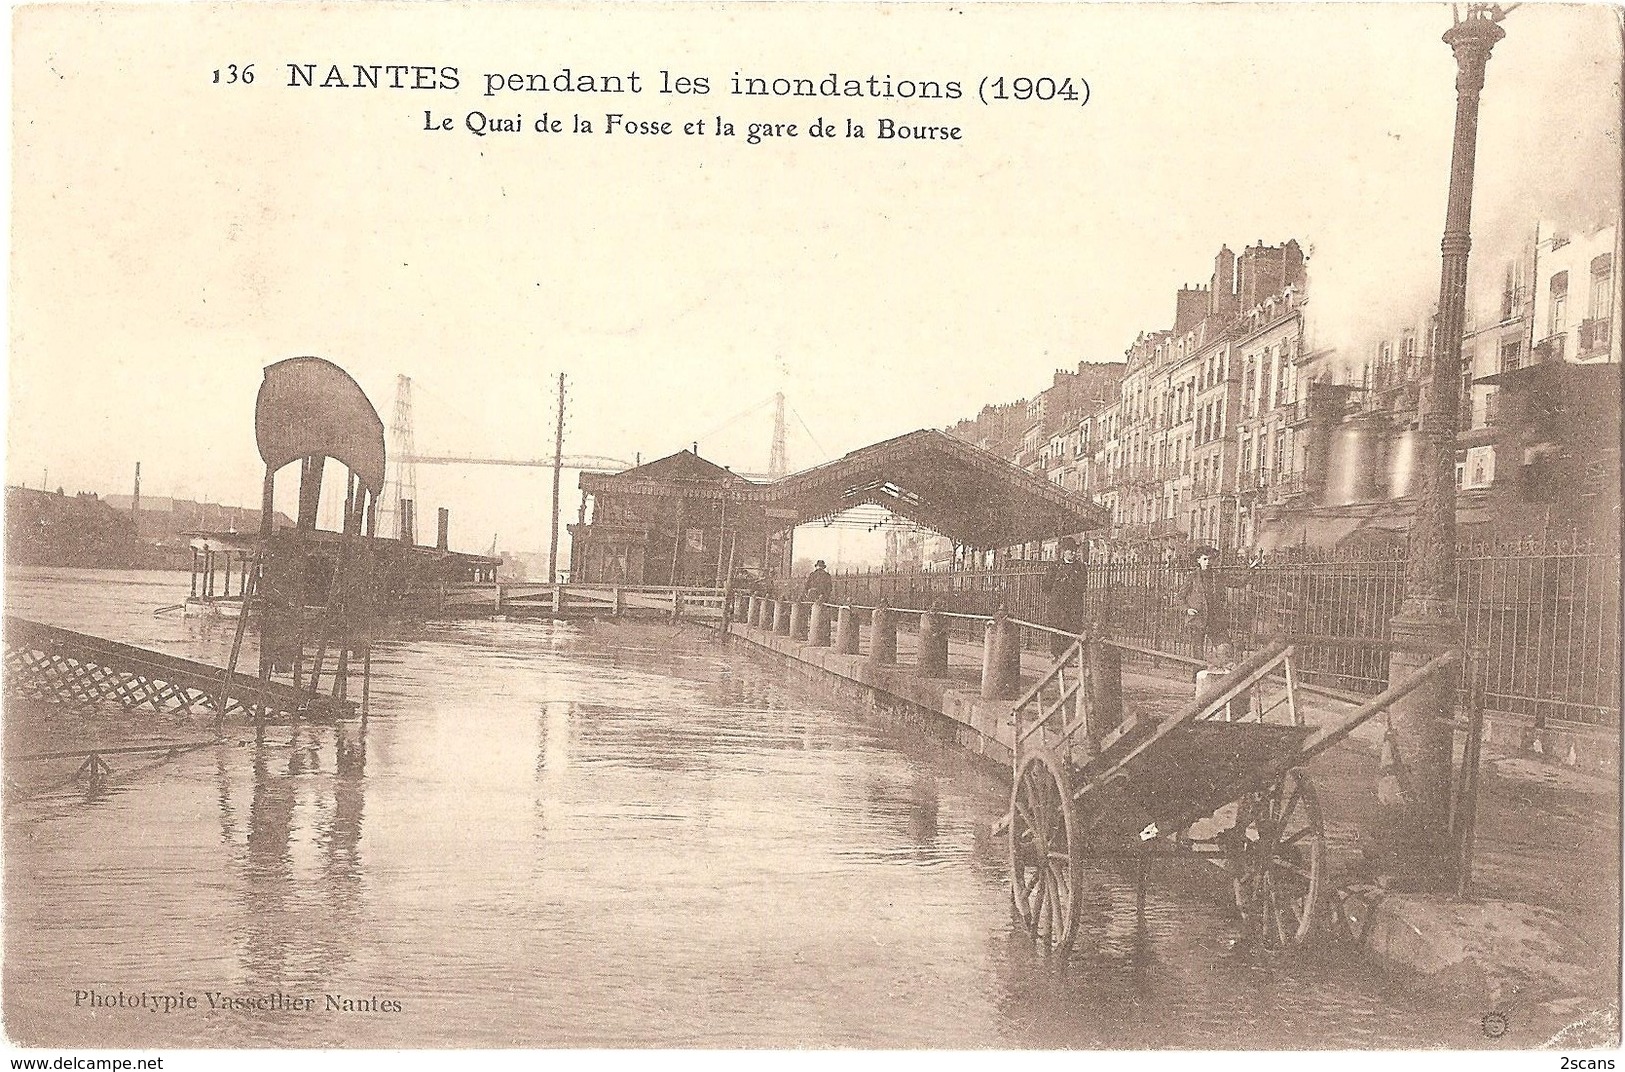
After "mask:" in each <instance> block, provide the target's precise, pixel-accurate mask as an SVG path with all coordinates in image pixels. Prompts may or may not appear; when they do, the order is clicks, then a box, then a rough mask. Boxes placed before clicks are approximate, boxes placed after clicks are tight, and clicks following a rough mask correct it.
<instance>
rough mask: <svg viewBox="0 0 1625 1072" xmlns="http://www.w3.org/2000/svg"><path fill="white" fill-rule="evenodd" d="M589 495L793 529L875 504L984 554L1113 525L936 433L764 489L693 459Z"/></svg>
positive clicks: (604, 484)
mask: <svg viewBox="0 0 1625 1072" xmlns="http://www.w3.org/2000/svg"><path fill="white" fill-rule="evenodd" d="M701 467H703V470H702V469H701ZM581 487H582V488H583V490H586V491H591V492H598V491H620V492H631V493H634V494H638V493H641V494H667V495H672V494H676V495H684V496H689V495H700V496H702V497H713V496H717V497H726V498H728V499H730V500H733V501H738V502H750V503H757V504H760V505H761V506H763V507H764V508H765V509H766V511H767V515H768V517H769V518H770V519H774V520H777V521H780V522H782V524H783V527H785V528H789V527H791V526H793V525H799V524H804V523H806V522H810V521H821V520H826V519H828V518H831V517H834V516H835V515H836V514H839V513H842V512H844V511H846V510H850V509H852V508H854V507H858V506H866V505H871V504H873V505H878V506H882V507H884V508H885V509H887V510H889V511H891V512H892V513H894V514H897V515H898V516H900V517H906V518H908V519H909V520H911V521H914V522H915V523H917V524H919V525H922V526H924V527H925V528H928V529H931V530H932V531H934V532H938V533H941V534H942V535H944V536H947V537H949V538H950V539H952V540H955V541H957V542H959V543H962V544H966V545H969V546H971V547H985V548H991V547H1010V546H1013V545H1015V544H1020V543H1027V542H1030V541H1034V540H1044V539H1051V538H1054V537H1057V536H1065V535H1070V534H1074V533H1081V532H1088V531H1091V530H1094V529H1098V528H1103V527H1104V526H1106V525H1107V524H1109V520H1108V518H1107V516H1106V512H1105V510H1103V509H1102V508H1101V507H1099V506H1097V505H1095V504H1094V503H1093V502H1090V501H1089V500H1088V499H1085V498H1083V497H1081V496H1078V495H1074V494H1072V493H1071V492H1068V491H1066V490H1065V489H1063V488H1061V487H1060V486H1059V485H1056V484H1053V483H1051V482H1050V481H1048V480H1045V479H1044V478H1043V477H1040V476H1036V475H1034V474H1033V473H1029V472H1027V471H1026V470H1025V469H1022V468H1020V467H1018V466H1015V465H1012V464H1011V463H1009V462H1007V461H1005V460H1004V459H1002V458H1000V457H998V456H997V455H994V454H990V453H989V452H987V451H985V450H982V449H980V448H979V447H975V446H972V445H971V444H969V443H966V442H964V441H963V440H959V439H955V438H954V437H952V436H950V435H948V434H946V433H944V432H939V431H936V430H934V429H922V430H920V431H918V432H910V433H908V434H907V435H903V436H898V437H897V438H895V439H888V440H885V441H883V442H880V443H875V444H872V445H870V446H867V447H863V448H862V449H860V450H855V451H853V452H852V453H850V454H848V455H846V456H845V457H842V458H837V459H836V460H834V461H832V462H826V463H825V464H823V465H820V466H817V467H815V468H812V469H805V470H803V471H801V472H799V473H793V474H791V475H789V476H786V477H783V478H782V479H779V480H775V481H770V482H766V483H757V482H755V481H750V480H746V479H744V478H743V477H740V476H738V475H737V474H734V473H731V472H728V471H727V470H725V469H722V468H720V467H717V466H712V465H711V463H709V462H706V461H705V460H704V459H701V458H697V457H695V456H693V455H691V454H689V452H687V451H685V452H682V453H681V454H678V455H673V456H672V457H671V458H663V459H660V460H659V461H657V462H651V463H649V464H648V465H644V466H641V467H639V468H637V469H632V470H628V471H627V472H624V473H620V474H616V475H614V476H606V475H601V474H592V475H590V476H589V475H588V474H583V475H582V479H581Z"/></svg>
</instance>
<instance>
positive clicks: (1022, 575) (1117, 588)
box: [835, 542, 1620, 729]
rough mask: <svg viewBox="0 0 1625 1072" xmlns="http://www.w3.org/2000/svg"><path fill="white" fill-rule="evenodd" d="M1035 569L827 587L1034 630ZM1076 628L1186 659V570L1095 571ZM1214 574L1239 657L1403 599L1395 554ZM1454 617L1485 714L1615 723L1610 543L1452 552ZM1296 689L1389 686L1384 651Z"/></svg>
mask: <svg viewBox="0 0 1625 1072" xmlns="http://www.w3.org/2000/svg"><path fill="white" fill-rule="evenodd" d="M1046 571H1047V567H1046V566H1045V565H1043V564H1040V563H1032V564H1022V565H1009V566H1003V567H999V568H995V569H985V570H969V571H954V572H929V571H925V572H898V571H872V572H870V571H865V572H852V573H844V574H840V575H838V576H837V577H836V578H835V598H836V600H837V601H839V602H842V603H854V604H861V605H870V606H872V605H875V604H878V603H881V602H884V603H886V604H887V605H888V606H892V607H898V608H912V609H925V608H928V607H933V606H934V607H936V608H938V609H940V610H944V611H951V612H956V613H964V614H992V613H994V612H995V611H997V610H998V609H1000V608H1001V607H1002V608H1003V609H1004V610H1005V611H1006V612H1007V613H1008V614H1010V615H1011V616H1012V617H1016V618H1021V619H1024V620H1026V621H1031V622H1042V621H1043V620H1044V618H1043V595H1044V581H1045V573H1046ZM1086 572H1087V576H1088V583H1087V595H1086V597H1085V607H1084V618H1085V620H1086V621H1087V622H1089V623H1090V625H1091V627H1092V628H1095V629H1098V630H1099V631H1100V633H1101V635H1103V636H1106V637H1109V638H1111V639H1114V640H1122V641H1126V642H1128V643H1131V644H1137V645H1143V646H1144V647H1147V648H1151V649H1155V650H1158V651H1165V652H1170V653H1175V654H1181V655H1191V656H1194V655H1196V654H1198V652H1197V651H1196V645H1197V640H1198V638H1196V637H1194V636H1193V635H1191V633H1190V631H1189V630H1188V628H1187V627H1186V626H1185V619H1186V617H1187V616H1186V614H1185V605H1184V597H1185V592H1186V587H1187V584H1188V582H1189V578H1190V567H1189V566H1188V565H1186V564H1184V563H1170V562H1163V561H1160V560H1157V561H1129V562H1096V563H1091V564H1090V565H1088V566H1087V567H1086ZM1222 573H1223V576H1224V577H1225V578H1226V579H1227V580H1229V581H1230V582H1232V583H1233V584H1234V585H1235V586H1234V587H1229V588H1226V589H1225V595H1224V603H1225V607H1226V616H1227V617H1228V620H1229V621H1228V624H1229V627H1230V632H1231V634H1232V636H1233V637H1234V638H1235V640H1236V642H1237V644H1238V647H1240V648H1241V649H1249V648H1258V647H1260V646H1262V645H1263V643H1264V642H1265V639H1266V638H1267V637H1269V636H1272V635H1274V634H1275V633H1277V632H1280V631H1288V632H1292V633H1297V634H1309V635H1314V636H1322V637H1346V638H1352V639H1362V640H1386V639H1389V638H1390V637H1389V623H1390V622H1391V621H1392V619H1393V618H1394V616H1395V615H1397V614H1398V613H1399V609H1400V604H1401V602H1402V601H1403V599H1404V595H1405V558H1404V555H1403V552H1393V551H1380V552H1378V553H1374V554H1364V555H1362V554H1358V553H1348V552H1336V553H1316V552H1310V551H1305V550H1302V549H1294V551H1293V552H1291V553H1290V554H1283V555H1275V556H1267V557H1265V558H1264V559H1263V560H1262V561H1261V563H1260V564H1259V565H1258V566H1256V567H1254V568H1245V567H1241V566H1228V567H1226V568H1225V569H1224V570H1223V571H1222ZM1456 577H1457V584H1456V613H1457V615H1458V620H1459V621H1461V623H1462V625H1463V628H1464V631H1465V641H1466V644H1467V645H1468V647H1469V649H1470V651H1471V652H1472V655H1473V658H1472V660H1471V663H1472V665H1473V667H1474V668H1475V669H1474V675H1475V677H1476V678H1477V679H1478V685H1479V687H1480V688H1481V690H1482V693H1483V696H1484V702H1485V706H1486V708H1487V709H1488V710H1489V711H1490V712H1492V713H1495V712H1500V713H1506V714H1514V715H1519V716H1524V717H1528V718H1530V719H1532V720H1534V721H1535V722H1536V723H1537V724H1543V723H1544V722H1545V721H1547V720H1548V719H1560V720H1563V721H1568V722H1576V723H1583V724H1588V725H1596V726H1607V727H1611V728H1614V729H1617V728H1618V727H1619V711H1620V700H1619V697H1620V637H1619V625H1620V605H1619V578H1620V559H1619V550H1618V548H1617V546H1612V545H1609V546H1602V545H1594V544H1584V543H1576V542H1544V543H1535V542H1528V543H1523V544H1515V545H1510V546H1508V545H1497V546H1485V545H1473V546H1464V547H1462V548H1461V549H1460V552H1459V554H1458V556H1457V565H1456ZM1301 660H1302V669H1303V672H1304V680H1305V681H1306V682H1308V683H1311V684H1318V685H1322V686H1325V687H1330V688H1335V689H1339V690H1343V691H1347V692H1354V693H1360V694H1367V695H1369V694H1374V693H1377V692H1380V691H1382V689H1384V688H1386V687H1387V685H1388V655H1387V653H1386V652H1384V651H1379V650H1373V649H1369V648H1359V647H1337V646H1331V645H1325V646H1321V645H1317V646H1312V647H1310V648H1308V649H1306V650H1305V651H1304V652H1303V653H1302V655H1301Z"/></svg>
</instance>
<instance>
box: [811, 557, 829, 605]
mask: <svg viewBox="0 0 1625 1072" xmlns="http://www.w3.org/2000/svg"><path fill="white" fill-rule="evenodd" d="M803 593H804V594H805V595H806V597H807V601H808V602H809V603H828V602H829V597H830V596H832V595H834V594H835V578H834V577H831V576H830V575H829V570H827V569H825V568H824V560H823V559H821V558H820V559H819V560H818V561H817V562H814V563H813V568H812V572H811V573H809V574H807V584H806V587H805V588H804V589H803Z"/></svg>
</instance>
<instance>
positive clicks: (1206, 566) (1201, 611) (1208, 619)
mask: <svg viewBox="0 0 1625 1072" xmlns="http://www.w3.org/2000/svg"><path fill="white" fill-rule="evenodd" d="M1218 561H1219V549H1218V548H1217V547H1198V548H1197V549H1196V555H1195V563H1196V568H1195V569H1193V570H1191V575H1190V579H1189V580H1187V581H1186V582H1185V593H1184V597H1183V599H1184V605H1185V621H1184V623H1183V624H1184V627H1185V629H1186V630H1187V631H1188V632H1189V633H1190V635H1191V638H1192V644H1193V645H1194V647H1195V649H1196V654H1198V655H1205V654H1206V652H1207V649H1208V646H1209V645H1212V646H1214V647H1217V646H1218V645H1220V644H1226V643H1230V642H1231V636H1230V608H1229V606H1228V593H1227V592H1226V589H1230V588H1242V587H1245V586H1246V585H1247V578H1245V577H1236V576H1232V575H1230V574H1227V573H1226V572H1225V571H1223V570H1221V569H1218V568H1217V563H1218Z"/></svg>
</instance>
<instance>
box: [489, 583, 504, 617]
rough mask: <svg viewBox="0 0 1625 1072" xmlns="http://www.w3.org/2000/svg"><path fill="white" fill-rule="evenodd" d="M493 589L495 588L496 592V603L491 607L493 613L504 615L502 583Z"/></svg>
mask: <svg viewBox="0 0 1625 1072" xmlns="http://www.w3.org/2000/svg"><path fill="white" fill-rule="evenodd" d="M493 587H494V589H495V591H496V602H495V603H494V604H492V606H491V613H492V614H501V613H502V582H501V581H498V582H497V583H496V584H495V585H494V586H493Z"/></svg>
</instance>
